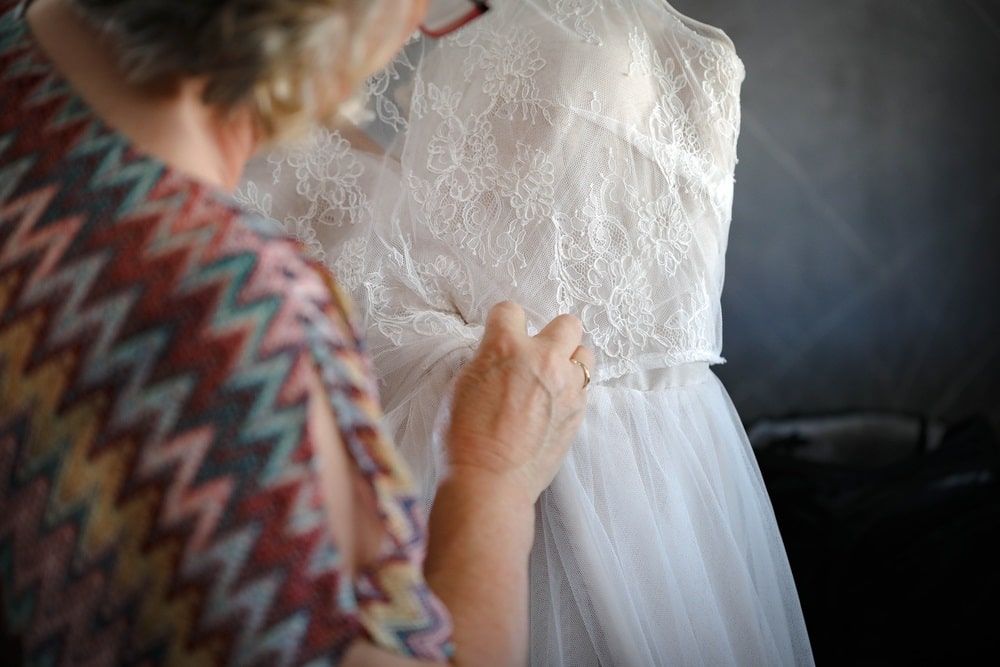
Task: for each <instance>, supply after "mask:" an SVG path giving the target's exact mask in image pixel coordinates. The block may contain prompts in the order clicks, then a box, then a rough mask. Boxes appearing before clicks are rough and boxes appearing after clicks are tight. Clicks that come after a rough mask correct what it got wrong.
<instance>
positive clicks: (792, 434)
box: [671, 0, 1000, 665]
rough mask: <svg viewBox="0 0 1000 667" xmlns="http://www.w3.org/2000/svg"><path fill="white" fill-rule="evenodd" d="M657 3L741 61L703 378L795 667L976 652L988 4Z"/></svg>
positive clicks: (997, 370) (986, 637) (991, 18)
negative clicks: (793, 647) (712, 357)
mask: <svg viewBox="0 0 1000 667" xmlns="http://www.w3.org/2000/svg"><path fill="white" fill-rule="evenodd" d="M671 4H673V5H674V6H675V7H677V9H679V10H680V11H682V12H684V13H686V14H688V15H690V16H692V17H694V18H697V19H699V20H702V21H705V22H706V23H710V24H713V25H717V26H719V27H721V28H723V29H724V30H726V32H727V33H728V34H729V35H730V37H732V38H733V41H734V42H735V44H736V48H737V51H738V52H739V53H740V56H741V57H742V59H743V61H744V64H745V66H746V71H747V76H746V80H745V82H744V84H743V96H742V100H743V126H742V133H741V137H740V144H739V155H740V163H739V165H738V166H737V170H736V199H735V203H734V211H733V225H732V230H731V236H730V244H729V250H728V254H727V274H726V287H725V290H724V293H723V316H724V320H725V348H724V354H725V356H726V358H727V359H728V360H729V363H727V364H726V365H724V366H721V367H718V368H717V369H716V370H717V372H718V375H719V376H720V378H722V380H723V382H724V383H725V384H726V386H727V388H728V389H729V391H730V393H731V395H732V397H733V400H734V402H735V403H736V406H737V408H738V409H739V411H740V414H741V415H742V417H743V419H744V421H745V422H746V423H747V424H748V426H749V431H750V433H751V436H752V439H753V441H754V445H755V449H756V451H757V454H758V459H759V461H760V465H761V470H762V472H763V474H764V477H765V481H766V482H767V484H768V489H769V491H770V493H771V496H772V500H773V502H774V506H775V512H776V514H777V516H778V520H779V523H780V525H781V528H782V533H783V535H784V537H785V540H786V545H787V548H788V553H789V559H790V561H791V563H792V567H793V570H794V572H795V576H796V580H797V582H798V586H799V589H800V595H801V598H802V602H803V609H804V612H805V616H806V622H807V624H808V626H809V630H810V634H811V635H812V638H813V642H814V647H815V649H816V659H817V664H820V665H839V664H843V665H863V664H880V665H882V664H901V663H905V662H916V663H918V664H930V663H939V664H976V663H977V662H981V659H982V657H984V656H986V655H996V653H997V646H996V644H997V641H996V640H995V639H993V637H994V636H995V630H994V627H993V626H994V625H995V620H996V619H997V618H998V611H997V605H998V604H1000V579H998V577H1000V575H998V573H997V571H995V568H996V564H997V563H1000V552H998V550H997V547H995V546H993V545H994V543H995V542H997V541H998V540H996V539H994V536H995V535H996V534H997V533H1000V481H998V480H1000V475H998V472H1000V467H998V440H997V434H998V433H1000V123H998V122H997V120H996V119H998V118H1000V84H998V81H1000V2H997V1H996V0H962V1H960V2H940V1H939V0H878V1H875V0H843V1H841V2H835V3H831V2H819V1H818V0H768V1H766V2H765V1H764V0H745V1H744V2H739V3H734V2H732V1H731V0H698V2H695V1H694V0H672V1H671ZM977 657H979V658H980V660H978V661H977V660H976V658H977Z"/></svg>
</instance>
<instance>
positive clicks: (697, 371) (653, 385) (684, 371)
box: [600, 361, 712, 391]
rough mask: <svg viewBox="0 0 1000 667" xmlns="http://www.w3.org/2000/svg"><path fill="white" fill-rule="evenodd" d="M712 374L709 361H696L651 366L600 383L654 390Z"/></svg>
mask: <svg viewBox="0 0 1000 667" xmlns="http://www.w3.org/2000/svg"><path fill="white" fill-rule="evenodd" d="M711 375H712V371H711V370H710V368H709V363H708V362H707V361H695V362H692V363H688V364H680V365H678V366H669V367H667V368H650V369H647V370H643V371H636V372H634V373H629V374H627V375H621V376H619V377H615V378H608V379H606V380H604V381H602V382H601V383H600V385H601V386H604V387H616V388H619V387H620V388H623V389H635V390H637V391H652V390H655V389H665V388H667V387H682V386H684V385H688V384H699V383H701V382H705V381H706V380H708V379H709V378H710V377H711Z"/></svg>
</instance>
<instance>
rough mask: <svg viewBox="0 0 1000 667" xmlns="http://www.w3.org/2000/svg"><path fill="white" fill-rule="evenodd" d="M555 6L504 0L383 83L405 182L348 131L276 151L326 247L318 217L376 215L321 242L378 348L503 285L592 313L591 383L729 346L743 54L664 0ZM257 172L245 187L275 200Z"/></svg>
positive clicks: (260, 203) (277, 166) (329, 220)
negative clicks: (360, 157) (726, 314)
mask: <svg viewBox="0 0 1000 667" xmlns="http://www.w3.org/2000/svg"><path fill="white" fill-rule="evenodd" d="M543 4H545V5H546V6H547V10H546V11H547V13H546V14H545V20H541V19H539V18H537V17H536V18H534V19H532V20H530V21H528V20H525V21H523V22H521V21H520V18H519V16H520V14H519V12H521V11H527V10H523V9H518V7H517V5H518V3H500V4H498V5H497V6H496V7H495V8H494V10H493V11H491V12H490V13H489V14H488V15H486V16H485V17H483V18H482V19H479V20H477V21H476V22H474V23H472V24H470V25H469V26H468V27H467V28H465V29H463V30H461V31H458V32H457V33H455V34H454V35H453V36H451V37H448V38H446V39H444V40H441V41H440V42H438V43H436V44H427V45H423V46H424V48H425V52H424V53H423V55H422V56H421V57H419V58H417V57H414V55H413V53H414V49H413V48H412V47H413V44H411V48H409V49H407V50H406V51H404V53H402V54H401V55H400V56H399V57H398V58H397V59H396V60H395V61H394V62H393V63H392V64H391V65H390V66H389V67H387V68H386V69H385V70H384V71H383V72H381V73H379V74H378V75H376V76H375V77H373V78H372V79H371V80H370V81H369V83H368V87H367V90H368V93H369V94H370V95H371V102H370V105H371V107H372V109H373V111H374V115H375V116H376V117H377V119H378V120H377V122H378V123H380V124H381V125H382V127H383V128H385V127H391V128H392V129H393V130H394V131H396V132H398V133H399V134H398V138H397V143H396V147H397V150H396V153H397V155H398V159H399V165H398V167H399V185H398V192H393V193H390V194H388V195H387V194H386V193H385V192H384V191H382V192H379V193H366V192H364V191H363V189H362V188H360V186H359V184H360V183H361V182H362V181H363V180H364V179H363V174H362V173H361V172H360V171H359V170H358V169H359V163H358V162H357V161H356V160H355V159H354V156H353V155H352V151H351V150H350V147H349V144H347V142H346V141H345V140H344V139H343V137H340V136H339V135H337V134H321V135H318V136H316V137H314V138H313V139H312V140H311V142H310V143H309V144H308V145H307V147H304V148H302V149H299V150H296V151H291V152H289V153H288V154H286V155H281V156H277V157H272V165H273V169H274V172H273V175H274V178H275V183H276V184H280V185H281V186H282V187H285V188H287V187H290V186H289V185H288V184H287V182H292V183H293V184H294V187H295V190H296V192H297V193H298V194H299V196H301V197H304V198H305V200H307V201H308V202H309V203H310V205H309V209H308V211H306V212H305V213H304V214H299V215H291V216H289V215H285V216H284V217H283V219H281V220H280V221H282V222H283V224H285V227H286V229H288V230H289V231H290V232H291V233H293V234H295V235H296V236H297V237H298V238H300V239H301V240H303V241H304V242H305V243H306V244H307V245H309V246H310V247H313V248H315V246H316V238H317V234H316V233H315V230H321V228H323V227H330V226H345V225H355V226H360V225H370V226H371V228H372V230H373V231H372V234H371V236H370V238H369V237H368V236H365V235H361V236H351V235H346V236H344V237H343V238H345V239H347V240H346V241H341V242H340V243H339V244H338V245H337V246H336V247H330V246H329V245H327V247H325V248H321V249H318V252H320V253H323V254H324V255H325V257H326V261H327V265H328V266H330V267H331V268H333V269H334V270H335V271H336V272H337V275H338V277H339V278H340V279H341V282H343V283H344V284H345V285H346V286H347V287H348V288H349V289H350V290H352V292H354V296H355V297H356V298H357V299H358V300H359V301H360V302H361V303H362V304H364V306H365V307H366V308H367V311H368V319H369V328H370V329H371V331H372V333H373V335H372V346H373V350H374V352H375V353H376V354H377V353H378V350H379V347H380V346H391V347H401V346H406V345H407V344H409V342H411V341H416V340H423V339H425V338H427V337H436V336H459V337H463V338H467V337H468V336H469V331H470V329H469V326H470V325H473V326H476V325H481V324H482V322H483V321H484V320H485V315H486V312H487V311H488V309H489V307H490V306H492V304H493V303H495V302H496V301H499V300H501V299H507V298H509V299H513V300H515V301H518V302H519V303H521V304H522V305H523V306H524V307H525V310H526V312H527V313H528V316H529V320H530V327H532V328H534V329H537V328H539V327H540V326H542V325H544V323H545V322H547V321H548V320H549V319H551V318H552V317H554V316H555V315H556V314H558V313H560V312H570V313H575V314H577V315H578V316H580V317H581V319H582V320H583V322H584V326H585V329H586V331H587V332H588V335H589V337H590V338H589V340H588V344H591V345H592V346H593V348H594V349H595V352H596V353H597V356H598V371H597V373H595V380H597V381H599V380H602V379H603V380H608V379H610V378H613V377H617V376H622V375H625V374H628V373H633V372H637V371H641V370H643V369H646V368H653V367H664V366H670V365H675V364H681V363H686V362H689V361H709V362H720V361H721V360H722V359H721V356H720V353H721V324H720V322H721V318H720V315H719V307H720V306H719V298H720V294H721V288H722V276H723V262H724V253H725V247H726V238H727V234H728V225H729V219H730V214H731V207H732V180H733V169H734V167H735V164H736V156H735V149H736V139H737V134H738V128H739V120H740V118H739V98H738V95H739V87H740V84H741V82H742V78H743V68H742V64H741V63H740V61H739V59H738V57H737V56H736V54H735V51H734V50H733V48H732V45H731V44H730V43H729V41H728V39H727V38H725V37H724V35H721V33H718V32H717V31H714V30H713V29H708V28H707V27H704V26H700V24H695V23H694V22H691V21H689V20H687V19H685V18H684V17H681V16H679V15H678V14H676V12H674V11H673V10H672V9H671V8H670V7H669V6H668V5H666V4H665V3H661V2H652V1H650V2H641V1H640V2H638V3H631V2H619V1H617V0H616V1H614V2H605V3H600V2H596V1H595V0H545V3H543ZM637 4H638V5H642V6H643V8H644V10H646V11H650V12H658V13H659V14H660V15H661V16H660V20H657V21H654V22H648V21H647V22H646V25H649V24H651V23H655V24H656V26H657V27H656V29H655V30H650V29H647V28H645V27H643V24H642V23H640V22H639V21H637V20H633V15H631V14H629V11H634V6H635V5H637ZM629 8H633V10H629ZM598 9H600V10H601V11H598ZM533 11H537V10H533ZM622 26H625V27H624V28H623V27H622ZM400 91H408V95H409V97H406V96H405V95H401V94H400ZM404 98H405V99H404ZM282 170H289V171H290V172H291V173H290V174H289V173H287V172H283V171H282ZM282 179H284V182H283V183H279V181H282ZM253 185H254V184H253V183H250V184H247V185H246V186H245V187H244V189H243V190H242V191H241V192H242V195H243V196H244V197H245V198H246V199H247V200H249V201H251V203H253V204H255V205H256V206H257V207H258V208H259V209H260V210H262V211H263V212H265V213H268V214H271V215H274V211H273V210H269V207H270V208H273V205H272V204H271V203H270V201H269V200H268V199H267V195H262V194H261V192H260V190H259V189H255V188H253V187H251V186H253ZM375 199H377V200H378V206H379V209H378V213H373V211H374V210H375V207H374V204H373V202H374V201H375ZM277 217H279V218H281V216H277ZM319 236H321V237H322V236H323V234H319ZM376 239H377V242H374V241H375V240H376ZM331 258H333V259H331Z"/></svg>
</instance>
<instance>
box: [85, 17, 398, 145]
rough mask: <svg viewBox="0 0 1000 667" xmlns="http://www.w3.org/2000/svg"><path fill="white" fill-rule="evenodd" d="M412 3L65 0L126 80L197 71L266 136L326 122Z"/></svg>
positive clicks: (209, 93) (216, 99) (213, 93)
mask: <svg viewBox="0 0 1000 667" xmlns="http://www.w3.org/2000/svg"><path fill="white" fill-rule="evenodd" d="M412 1H413V0H74V3H75V5H76V7H77V8H78V10H79V11H80V12H81V13H82V15H83V17H84V18H85V19H87V20H88V21H90V22H91V23H93V24H94V25H96V26H97V27H98V28H99V29H101V30H102V31H104V32H106V33H108V34H110V35H111V36H112V37H113V38H114V39H115V41H116V48H117V49H118V56H119V59H120V62H121V66H122V68H123V70H124V71H125V73H126V76H127V77H128V80H129V81H130V82H132V83H136V84H150V83H156V82H158V81H169V80H170V79H171V78H173V77H177V76H198V77H204V78H205V80H206V82H207V85H206V88H205V93H204V99H205V101H206V102H207V103H209V104H212V105H215V106H217V107H220V108H223V109H232V108H236V107H238V106H240V105H243V104H250V105H251V106H252V108H254V109H255V111H256V112H257V114H258V116H259V119H260V123H261V129H262V131H263V133H264V135H265V137H266V138H267V139H269V140H278V139H281V138H284V137H287V136H290V135H296V134H298V133H300V132H301V131H302V130H304V129H306V128H307V127H309V126H310V125H312V124H314V123H316V122H323V121H325V120H328V119H329V118H330V117H332V115H333V114H334V113H335V112H336V109H337V106H338V104H339V103H340V102H341V101H342V98H343V97H344V96H345V95H346V94H347V93H348V92H350V91H351V90H353V88H354V87H355V86H356V85H357V84H359V83H360V82H361V79H362V78H363V76H364V75H365V74H366V73H367V71H368V69H369V68H370V64H371V62H372V59H373V58H375V57H377V55H378V54H379V52H381V51H383V50H384V49H385V48H386V44H387V43H388V40H392V39H394V38H395V37H396V36H397V35H398V34H399V31H401V30H402V26H403V23H404V22H405V21H406V20H407V17H408V15H409V10H410V7H411V6H412Z"/></svg>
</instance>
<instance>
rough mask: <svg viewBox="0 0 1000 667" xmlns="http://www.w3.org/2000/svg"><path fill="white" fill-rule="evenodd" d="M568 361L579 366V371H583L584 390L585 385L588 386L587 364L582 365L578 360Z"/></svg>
mask: <svg viewBox="0 0 1000 667" xmlns="http://www.w3.org/2000/svg"><path fill="white" fill-rule="evenodd" d="M570 361H572V362H573V363H574V364H576V365H577V366H579V367H580V370H581V371H583V388H584V389H586V388H587V385H588V384H590V369H589V368H587V364H585V363H583V362H582V361H580V360H579V359H573V358H570Z"/></svg>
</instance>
